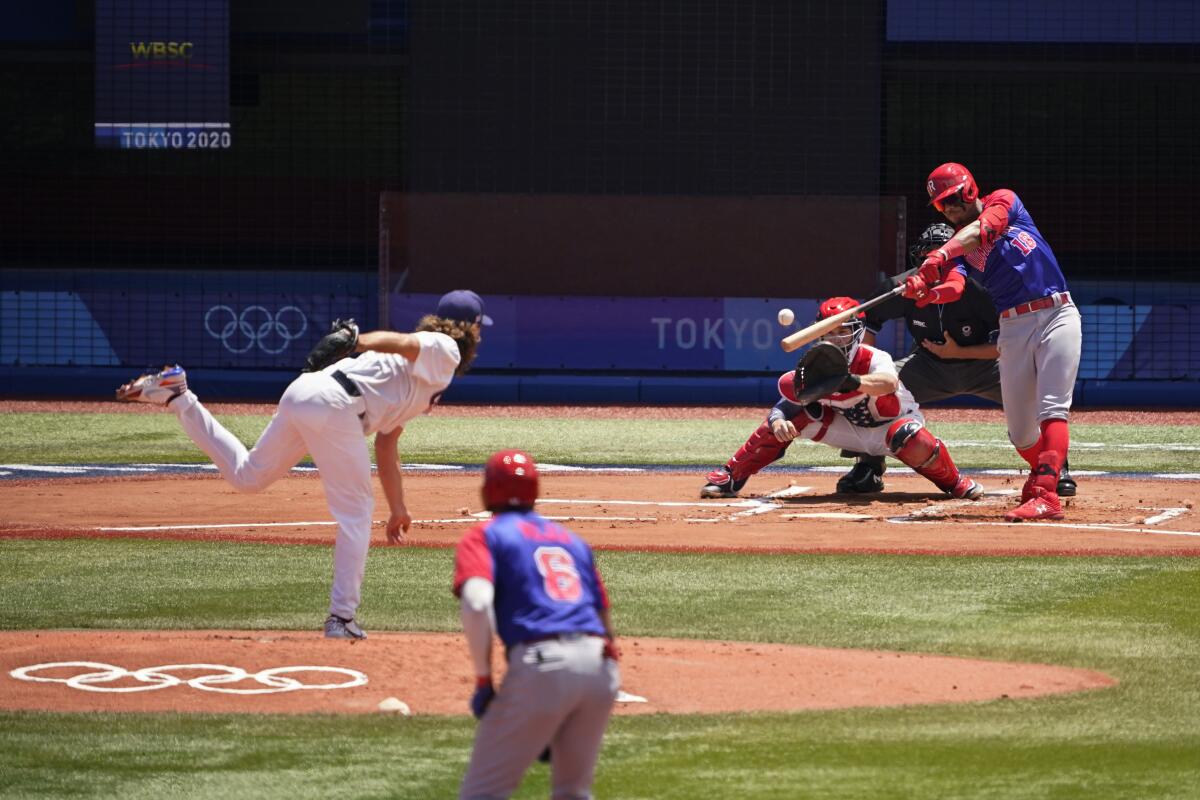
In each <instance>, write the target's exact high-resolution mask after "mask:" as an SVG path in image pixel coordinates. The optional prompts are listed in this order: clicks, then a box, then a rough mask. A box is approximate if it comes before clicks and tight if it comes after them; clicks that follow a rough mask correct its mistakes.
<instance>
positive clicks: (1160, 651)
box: [0, 414, 1200, 800]
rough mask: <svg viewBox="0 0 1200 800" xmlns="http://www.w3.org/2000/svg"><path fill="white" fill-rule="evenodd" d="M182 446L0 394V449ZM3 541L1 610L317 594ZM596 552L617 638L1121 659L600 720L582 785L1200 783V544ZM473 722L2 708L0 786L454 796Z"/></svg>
mask: <svg viewBox="0 0 1200 800" xmlns="http://www.w3.org/2000/svg"><path fill="white" fill-rule="evenodd" d="M264 423H265V420H264V419H263V418H261V417H244V418H237V419H235V420H234V421H233V425H232V426H231V427H233V429H234V430H235V431H236V432H237V433H238V435H239V436H241V437H242V438H243V439H244V440H252V439H253V438H254V436H255V434H256V433H257V431H258V430H259V429H261V427H262V425H263V424H264ZM747 432H748V431H747V429H746V426H745V424H744V423H741V422H737V421H731V422H714V421H696V420H685V421H680V422H667V423H637V422H635V423H630V422H628V421H623V422H620V423H606V422H604V421H600V420H596V421H588V420H585V421H580V420H578V419H574V420H569V421H567V420H561V419H554V418H540V419H538V420H531V421H521V420H494V421H492V420H480V419H461V418H460V419H454V418H452V417H446V418H438V417H433V418H430V419H426V420H419V421H418V422H417V423H416V424H414V425H413V426H412V428H411V430H410V431H409V432H408V433H406V434H405V437H404V440H402V445H403V452H404V457H405V458H406V459H407V460H410V461H440V462H443V463H445V462H447V461H451V462H454V461H456V462H461V463H480V462H481V461H482V460H483V459H484V458H485V457H486V455H487V453H488V452H489V451H490V450H492V449H494V448H496V447H500V446H511V445H514V444H520V445H521V446H524V447H526V448H528V449H529V450H531V451H532V452H534V453H535V454H536V455H538V456H539V457H540V458H542V459H543V460H546V461H558V462H561V463H648V462H654V461H658V462H663V463H678V464H697V465H706V464H709V463H715V462H720V461H723V460H724V459H725V458H726V457H727V456H728V451H729V449H730V447H731V446H732V447H736V446H737V444H740V442H741V440H742V439H743V438H744V437H745V435H746V433H747ZM939 433H940V434H941V435H942V436H943V437H944V438H946V439H947V440H948V441H951V442H956V441H957V442H960V443H962V444H961V446H960V447H958V449H957V450H956V451H955V453H956V458H957V460H958V461H959V462H960V463H961V464H963V465H964V466H968V467H998V466H1009V467H1011V466H1013V463H1012V456H1011V450H1009V449H1007V444H1006V443H1005V442H1004V434H1003V431H1002V430H1001V429H1000V427H999V426H981V425H972V426H965V425H964V426H961V427H960V426H944V428H943V429H942V430H939ZM1072 434H1073V438H1074V439H1075V441H1076V442H1078V443H1082V444H1083V445H1087V444H1089V443H1095V444H1096V445H1097V446H1095V447H1087V446H1083V447H1080V448H1079V450H1078V451H1073V452H1072V466H1073V467H1075V468H1076V469H1121V470H1134V471H1172V472H1189V471H1197V458H1196V454H1197V453H1198V452H1200V431H1197V429H1195V428H1190V427H1163V428H1144V427H1139V428H1133V427H1119V426H1112V427H1102V426H1090V427H1089V426H1077V427H1075V426H1073V428H1072ZM47 442H54V443H55V444H54V446H53V449H47V445H46V443H47ZM446 442H457V443H459V444H458V449H456V450H450V451H447V450H446V448H445V443H446ZM989 442H992V444H989ZM114 443H115V449H114ZM598 443H599V444H598ZM967 443H978V444H967ZM1100 445H1103V446H1102V447H1101V446H1100ZM952 446H953V445H952ZM825 451H828V452H825ZM801 452H802V454H803V458H801V457H800V456H799V455H796V456H794V457H793V455H792V454H789V463H829V464H832V463H836V458H835V457H833V456H834V455H835V454H833V453H832V451H829V450H828V448H819V449H818V448H813V449H812V450H811V455H813V456H814V458H813V459H812V460H809V459H808V456H809V455H810V451H809V450H804V451H801ZM821 459H825V460H821ZM197 460H200V456H199V454H198V452H197V451H195V449H194V448H193V447H192V446H191V445H190V444H189V443H187V441H186V440H185V439H184V438H183V437H182V434H180V433H179V432H178V429H177V427H174V420H173V418H172V417H171V416H170V415H165V414H144V415H143V414H122V415H112V416H105V415H78V416H74V415H48V414H46V415H43V414H6V415H0V463H71V462H87V463H98V462H117V463H120V462H126V461H130V462H132V461H137V462H148V461H197ZM2 487H3V484H2V483H0V490H2ZM1086 488H1087V487H1086V483H1085V482H1083V481H1081V491H1086ZM247 503H251V504H252V503H253V499H252V498H247ZM1048 535H1050V534H1048ZM0 558H2V559H3V563H4V567H3V571H2V572H0V576H2V577H0V629H4V630H27V629H37V628H103V629H125V628H128V629H145V628H176V629H189V628H210V627H216V628H234V629H241V628H263V629H269V628H288V629H300V630H306V629H307V630H313V631H314V633H315V627H316V624H317V623H319V621H320V617H321V616H322V614H323V609H324V607H325V602H326V596H327V594H326V593H327V591H328V572H329V550H328V548H325V547H307V546H292V547H286V548H285V547H274V546H269V545H256V544H234V543H199V542H198V543H187V542H165V541H146V540H129V539H112V540H92V539H78V540H63V541H28V540H0ZM598 560H599V563H600V567H601V569H602V570H603V572H604V574H605V578H606V581H607V583H608V586H609V590H610V594H611V595H612V598H613V602H614V622H615V624H616V626H617V628H618V631H619V632H620V633H623V634H628V635H639V636H680V637H693V638H700V639H705V638H721V639H744V640H752V641H767V642H786V643H796V644H810V645H818V646H835V647H849V648H883V649H891V650H901V651H908V652H933V653H940V654H952V655H962V656H972V657H981V658H992V659H1004V660H1028V661H1036V662H1043V663H1057V664H1066V665H1070V666H1078V667H1086V668H1091V669H1097V670H1101V671H1104V672H1107V673H1108V674H1110V675H1112V676H1113V677H1115V678H1117V679H1118V680H1119V681H1120V682H1121V683H1120V685H1119V686H1117V687H1115V688H1112V689H1106V690H1101V691H1095V692H1089V693H1083V694H1077V695H1071V696H1064V697H1051V698H1043V699H1034V700H1020V701H1015V700H1001V701H995V702H989V703H975V704H964V705H939V706H924V707H914V708H884V709H858V710H846V711H826V712H811V713H801V714H733V715H705V716H665V715H652V716H644V717H619V718H616V719H614V721H613V723H612V724H611V726H610V728H609V732H608V736H607V738H606V743H605V749H604V752H603V755H602V758H601V762H600V767H599V777H598V780H597V783H596V786H595V791H596V795H597V796H598V797H605V798H696V797H716V798H742V797H754V798H1076V797H1078V798H1089V800H1090V799H1094V798H1196V797H1200V788H1198V787H1200V680H1198V679H1197V677H1196V665H1197V664H1200V613H1197V610H1198V607H1200V605H1198V598H1200V562H1197V561H1196V560H1195V559H1187V558H933V557H915V556H777V555H772V556H753V555H717V554H709V555H700V554H664V553H637V552H601V553H600V554H598ZM451 571H452V553H451V551H449V550H425V549H413V550H405V549H400V550H395V549H379V550H376V551H373V553H372V555H371V560H370V562H369V565H368V572H367V582H366V586H365V588H364V597H365V598H366V602H365V604H364V607H363V609H362V612H361V617H362V619H363V622H364V625H365V626H366V627H367V628H368V629H369V630H414V631H415V630H432V631H452V630H455V629H457V611H456V607H455V604H454V602H453V598H452V597H451V596H450V594H449V592H448V591H447V587H448V584H449V580H450V575H451ZM465 657H466V656H465V652H464V658H465ZM7 679H8V676H0V680H7ZM466 699H467V698H466V696H464V698H463V702H464V708H465V703H466ZM472 729H473V724H472V722H471V721H470V719H469V718H468V717H466V716H464V717H461V718H420V717H411V718H403V717H390V716H389V717H382V716H379V717H376V716H369V717H335V716H318V715H314V716H305V717H299V718H297V717H282V716H280V717H273V716H258V717H251V716H241V715H229V716H217V715H124V714H120V715H114V714H32V713H0V753H2V754H3V755H2V761H0V763H2V767H0V797H4V798H10V797H12V798H17V797H29V798H35V797H36V798H43V797H120V798H142V797H147V798H149V797H154V798H161V797H167V796H170V797H189V798H190V797H196V798H206V797H213V798H220V800H229V798H243V797H246V798H276V797H278V798H286V799H287V800H295V798H301V797H304V798H307V797H328V796H337V797H341V798H360V797H362V798H374V797H378V798H393V797H398V798H435V797H453V796H454V795H455V791H456V786H457V782H458V780H459V778H460V777H461V774H462V771H463V768H464V766H465V764H466V759H467V756H468V751H469V748H470V742H471V734H472ZM546 793H547V781H546V769H545V767H542V766H540V765H536V766H535V767H533V768H532V769H531V770H530V773H529V775H528V777H527V778H526V781H525V783H524V784H523V785H522V788H521V791H520V792H519V794H518V796H519V797H544V796H546Z"/></svg>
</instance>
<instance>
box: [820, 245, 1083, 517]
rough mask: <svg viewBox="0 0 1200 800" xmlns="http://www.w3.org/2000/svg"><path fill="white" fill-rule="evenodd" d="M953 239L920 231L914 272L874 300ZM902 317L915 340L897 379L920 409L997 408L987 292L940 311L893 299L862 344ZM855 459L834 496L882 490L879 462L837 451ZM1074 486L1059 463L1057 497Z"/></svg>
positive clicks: (874, 315) (994, 324) (878, 311)
mask: <svg viewBox="0 0 1200 800" xmlns="http://www.w3.org/2000/svg"><path fill="white" fill-rule="evenodd" d="M953 236H954V229H953V228H951V227H950V226H949V225H946V224H945V223H942V222H936V223H934V224H932V225H930V226H929V227H928V228H926V229H925V230H924V231H923V232H922V233H921V236H920V238H918V239H917V241H916V243H915V244H914V245H913V246H912V247H910V248H908V262H909V264H910V265H911V266H912V269H909V270H907V271H906V272H902V273H900V274H899V275H896V276H895V277H894V278H889V279H887V280H885V281H883V283H881V284H880V287H879V289H878V290H877V291H876V294H883V293H885V292H888V291H890V290H891V289H892V288H893V287H895V286H898V285H900V284H903V283H904V279H905V278H907V277H908V276H909V275H912V274H913V273H915V272H916V271H917V268H918V267H920V266H921V262H922V261H923V260H924V259H925V254H926V253H929V252H931V251H932V250H936V249H937V248H938V247H941V246H942V245H943V244H945V243H946V242H948V241H949V240H950V238H951V237H953ZM901 317H903V318H904V322H905V325H906V326H907V327H908V333H909V335H910V336H911V337H912V340H913V350H912V352H911V353H909V354H908V355H907V356H905V357H904V358H902V359H899V360H898V361H897V362H896V368H897V369H898V370H899V372H900V381H901V382H902V383H903V384H904V385H905V386H906V387H907V388H908V390H909V391H910V392H912V396H913V398H914V399H915V400H916V401H917V403H919V404H920V405H925V404H926V403H932V402H935V401H938V400H945V399H947V398H950V397H957V396H958V395H964V394H966V395H974V396H976V397H979V398H982V399H984V400H990V401H992V402H993V403H995V404H996V405H1002V403H1001V400H1000V363H999V361H998V360H997V359H998V358H999V356H1000V351H998V350H997V349H996V338H997V337H998V336H999V334H1000V320H999V317H998V316H997V314H996V308H995V306H994V305H993V304H992V301H991V298H990V297H988V294H987V291H986V290H985V289H984V288H983V287H982V286H980V285H979V284H977V283H976V282H975V280H974V279H973V278H968V279H967V287H966V290H965V291H964V292H963V296H962V299H961V300H959V301H958V302H957V303H946V304H944V305H938V304H933V303H931V304H929V305H927V306H925V307H924V308H917V304H916V303H915V302H914V301H912V300H906V299H905V298H903V297H893V298H892V299H890V300H887V301H886V302H884V303H881V304H880V305H878V306H876V307H875V308H873V309H870V310H868V311H867V319H866V328H867V332H866V336H865V338H864V341H865V342H866V343H867V344H871V345H873V344H875V337H876V336H878V334H879V331H880V330H881V329H882V328H883V324H884V323H885V322H887V321H889V320H893V319H900V318H901ZM842 455H844V456H847V457H855V458H856V461H855V464H854V466H853V467H852V468H851V469H850V471H849V472H848V473H846V474H845V475H843V476H842V477H841V479H839V480H838V483H837V490H838V492H841V493H843V494H865V493H870V492H879V491H882V490H883V473H884V470H885V466H884V458H883V456H869V455H865V454H862V453H851V452H848V451H842ZM1075 489H1076V487H1075V480H1074V479H1073V478H1072V477H1071V473H1070V472H1069V471H1068V470H1067V465H1066V464H1063V468H1062V472H1061V473H1060V474H1059V479H1058V494H1059V496H1060V497H1073V496H1074V495H1075Z"/></svg>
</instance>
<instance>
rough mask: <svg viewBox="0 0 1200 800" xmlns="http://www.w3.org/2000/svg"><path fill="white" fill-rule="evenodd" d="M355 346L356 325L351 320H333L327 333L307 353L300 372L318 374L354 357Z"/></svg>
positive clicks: (356, 339)
mask: <svg viewBox="0 0 1200 800" xmlns="http://www.w3.org/2000/svg"><path fill="white" fill-rule="evenodd" d="M357 344H358V323H356V322H355V321H354V320H352V319H335V320H334V321H333V324H332V325H330V326H329V333H327V334H325V335H324V336H323V337H321V341H319V342H317V344H316V346H314V347H313V349H312V350H311V351H309V353H308V358H306V359H304V369H303V370H301V371H302V372H320V371H321V370H323V369H325V368H326V367H328V366H329V365H330V364H335V363H337V362H338V361H341V360H342V359H343V358H345V357H346V356H352V355H354V348H355V346H356V345H357Z"/></svg>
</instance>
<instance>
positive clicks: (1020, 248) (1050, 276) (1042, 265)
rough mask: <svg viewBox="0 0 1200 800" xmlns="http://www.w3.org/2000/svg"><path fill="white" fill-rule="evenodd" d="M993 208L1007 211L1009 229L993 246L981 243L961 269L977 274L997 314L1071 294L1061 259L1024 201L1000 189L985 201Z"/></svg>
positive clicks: (960, 260) (961, 261) (964, 258)
mask: <svg viewBox="0 0 1200 800" xmlns="http://www.w3.org/2000/svg"><path fill="white" fill-rule="evenodd" d="M990 206H999V207H1001V208H1004V209H1006V210H1007V213H1008V224H1007V226H1005V228H1004V229H1003V230H1001V231H1000V235H999V236H998V237H997V238H996V240H995V241H994V242H992V243H991V244H981V245H980V246H979V247H978V248H977V249H975V250H973V251H971V252H970V253H967V254H966V255H965V256H960V257H959V258H958V259H957V262H958V264H957V269H958V270H959V271H960V272H962V273H963V274H964V275H969V274H973V275H974V277H975V278H976V279H977V280H978V281H979V282H980V283H981V284H983V288H985V289H987V292H988V295H989V296H990V297H991V298H992V303H993V304H994V305H995V306H996V310H997V311H1004V310H1005V309H1008V308H1012V307H1013V306H1016V305H1020V304H1021V303H1027V302H1029V301H1030V300H1037V299H1039V298H1042V297H1046V296H1047V295H1052V294H1055V293H1057V292H1065V291H1067V279H1066V278H1064V277H1063V274H1062V270H1061V269H1060V268H1059V266H1058V259H1057V258H1055V257H1054V251H1053V250H1051V249H1050V245H1048V244H1047V243H1046V240H1045V239H1043V238H1042V234H1041V232H1040V231H1039V230H1038V229H1037V226H1036V225H1034V224H1033V217H1031V216H1029V212H1028V211H1026V210H1025V204H1024V203H1022V202H1021V198H1019V197H1017V195H1016V194H1015V193H1014V192H1012V191H1010V190H1008V189H998V190H996V191H994V192H992V193H991V194H989V195H987V196H986V197H984V198H983V207H984V209H985V210H986V209H987V208H988V207H990ZM967 270H970V271H971V272H967Z"/></svg>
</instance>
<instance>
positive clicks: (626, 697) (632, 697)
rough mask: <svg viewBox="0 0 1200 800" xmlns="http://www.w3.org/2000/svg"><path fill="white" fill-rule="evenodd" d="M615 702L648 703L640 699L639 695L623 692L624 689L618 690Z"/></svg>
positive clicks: (644, 699) (642, 698)
mask: <svg viewBox="0 0 1200 800" xmlns="http://www.w3.org/2000/svg"><path fill="white" fill-rule="evenodd" d="M617 702H618V703H646V702H649V701H647V700H646V698H644V697H641V696H640V695H636V694H630V693H629V692H627V691H625V690H624V689H620V690H618V691H617Z"/></svg>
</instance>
